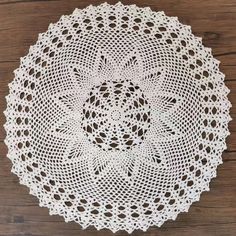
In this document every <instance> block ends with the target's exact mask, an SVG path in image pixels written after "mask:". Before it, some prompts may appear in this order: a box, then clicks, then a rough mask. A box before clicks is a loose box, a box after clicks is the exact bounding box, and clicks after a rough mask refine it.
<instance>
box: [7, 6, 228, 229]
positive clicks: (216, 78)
mask: <svg viewBox="0 0 236 236" xmlns="http://www.w3.org/2000/svg"><path fill="white" fill-rule="evenodd" d="M9 89H10V93H9V95H8V96H7V109H6V111H5V115H6V119H7V122H6V124H5V128H6V132H7V137H6V144H7V146H8V148H9V153H8V157H9V158H10V159H11V160H12V162H13V167H12V171H13V172H14V173H15V174H17V175H18V176H19V178H20V182H21V183H22V184H25V185H27V186H28V187H29V188H30V193H31V194H34V195H36V196H37V197H38V199H39V201H40V206H45V207H48V208H49V209H50V214H59V215H62V216H63V217H64V218H65V220H66V221H76V222H78V223H79V224H81V225H82V227H83V228H86V227H87V226H90V225H92V226H95V227H96V228H97V229H101V228H109V229H111V230H112V231H113V232H115V231H117V230H126V231H128V232H132V231H133V230H134V229H142V230H146V229H147V228H148V227H149V226H152V225H156V226H160V225H162V224H163V223H164V222H165V221H166V220H168V219H175V218H176V216H177V214H178V213H180V212H184V211H188V209H189V206H190V205H191V203H192V202H194V201H197V200H199V197H200V194H201V192H203V191H205V190H209V182H210V180H211V178H213V177H215V176H216V168H217V166H218V165H219V164H220V163H222V159H221V154H222V151H223V150H224V149H225V148H226V145H225V138H226V136H227V135H229V131H228V128H227V126H228V122H229V120H230V116H229V108H230V102H229V101H228V99H227V94H228V92H229V90H228V89H227V88H226V87H225V85H224V75H223V74H222V73H221V72H220V71H219V61H217V60H216V59H214V58H213V56H212V54H211V50H210V49H209V48H205V47H204V46H203V45H202V42H201V39H200V38H197V37H194V35H193V34H192V32H191V29H190V27H189V26H186V25H183V24H181V23H179V21H178V19H177V18H176V17H168V16H166V15H165V14H164V13H163V12H153V11H151V10H150V8H139V7H137V6H135V5H131V6H124V5H122V4H121V3H118V4H116V5H109V4H106V3H105V4H102V5H100V6H97V7H94V6H89V7H87V8H85V9H83V10H78V9H76V10H75V11H74V12H73V14H72V15H69V16H62V17H61V19H60V20H59V21H58V22H57V23H56V24H51V25H50V26H49V28H48V31H47V32H46V33H43V34H40V35H39V38H38V41H37V43H36V44H35V45H34V46H32V47H30V50H29V53H28V55H27V56H25V57H23V58H21V64H20V67H19V68H18V69H17V70H15V79H14V80H13V82H12V83H10V84H9Z"/></svg>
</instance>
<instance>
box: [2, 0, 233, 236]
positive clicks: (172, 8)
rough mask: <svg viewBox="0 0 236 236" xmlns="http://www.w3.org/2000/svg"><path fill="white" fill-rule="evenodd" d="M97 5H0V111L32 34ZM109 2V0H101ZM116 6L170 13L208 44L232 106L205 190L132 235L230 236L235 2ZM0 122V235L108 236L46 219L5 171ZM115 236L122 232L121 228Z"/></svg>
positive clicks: (24, 1) (14, 0) (36, 1)
mask: <svg viewBox="0 0 236 236" xmlns="http://www.w3.org/2000/svg"><path fill="white" fill-rule="evenodd" d="M102 2H103V0H89V1H84V0H82V1H78V0H67V1H63V0H0V111H1V114H2V111H3V110H4V109H5V107H6V102H5V99H4V97H5V96H6V95H7V93H8V86H7V84H8V83H9V82H10V81H12V79H13V73H12V71H13V70H14V69H16V68H17V67H18V66H19V58H20V57H22V56H24V55H26V54H27V52H28V48H29V46H30V45H32V44H34V43H35V42H36V40H37V37H38V33H40V32H44V31H46V30H47V27H48V24H49V23H51V22H56V21H57V20H58V19H59V18H60V16H61V15H63V14H70V13H71V12H72V11H73V10H74V8H75V7H78V8H83V7H86V6H87V5H89V4H93V5H98V4H100V3H102ZM108 2H109V3H116V2H117V1H115V0H108ZM122 2H123V3H124V4H133V3H135V4H137V5H139V6H141V7H144V6H150V7H151V8H152V9H153V10H156V11H158V10H164V11H165V12H166V14H167V15H169V16H178V17H179V20H180V21H181V22H182V23H185V24H188V25H191V26H192V31H193V32H194V34H196V35H197V36H199V37H202V38H203V43H204V45H205V46H207V47H211V48H212V51H213V54H214V56H215V57H216V58H217V59H218V60H220V61H221V64H220V68H221V71H222V72H223V73H225V74H226V85H227V86H228V87H229V89H230V90H231V93H230V94H229V96H228V97H229V100H230V101H231V103H232V105H233V107H232V108H231V116H232V118H233V121H231V122H230V124H229V129H230V132H231V135H230V136H229V137H228V138H227V147H228V149H227V151H226V152H224V153H223V160H224V163H223V164H222V165H220V166H219V168H218V176H217V178H215V179H214V180H213V181H212V182H211V184H210V187H211V191H210V192H205V193H203V194H202V196H201V199H200V201H199V202H197V203H194V204H193V205H192V206H191V208H190V210H189V212H188V213H182V214H180V215H179V216H178V217H177V220H176V221H174V222H172V221H169V222H166V223H165V224H164V225H163V227H161V228H156V227H152V228H150V229H149V230H148V231H147V232H141V231H135V232H134V233H133V234H132V235H135V236H138V235H140V236H141V235H144V236H154V235H158V236H169V235H171V236H180V235H181V236H189V235H191V236H234V235H236V201H235V197H236V185H235V183H236V119H235V118H236V30H235V29H236V0H192V1H189V0H168V1H166V0H158V1H156V0H146V1H141V0H132V1H131V0H124V1H122ZM4 122H5V118H4V116H3V115H0V125H1V127H0V236H65V235H68V236H78V235H80V236H92V235H96V236H109V235H113V234H112V233H111V232H110V231H108V230H102V231H96V230H95V229H94V228H92V227H91V228H89V229H88V230H85V231H84V230H81V227H80V226H79V225H78V224H76V223H65V222H64V220H63V219H62V217H60V216H49V215H48V210H47V209H46V208H40V207H39V206H38V200H37V199H36V198H35V197H34V196H31V195H29V194H28V192H29V190H28V188H27V187H25V186H22V185H20V184H19V183H18V178H17V177H16V176H15V175H13V174H12V173H11V172H10V169H11V162H10V160H9V159H7V158H6V153H7V148H6V146H5V144H4V143H3V139H4V137H5V131H4V129H3V127H2V124H3V123H4ZM115 235H120V236H122V235H127V233H125V232H123V231H121V232H118V233H116V234H115Z"/></svg>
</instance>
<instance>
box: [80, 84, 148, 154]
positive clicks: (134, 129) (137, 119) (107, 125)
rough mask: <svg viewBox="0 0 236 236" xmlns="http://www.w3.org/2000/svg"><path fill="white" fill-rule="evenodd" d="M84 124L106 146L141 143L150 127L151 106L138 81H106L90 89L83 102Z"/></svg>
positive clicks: (117, 147) (126, 146)
mask: <svg viewBox="0 0 236 236" xmlns="http://www.w3.org/2000/svg"><path fill="white" fill-rule="evenodd" d="M82 127H83V129H84V131H85V133H86V135H87V137H88V139H89V140H90V141H91V142H92V143H94V144H96V145H97V146H98V147H100V148H102V149H103V150H121V151H125V150H127V149H130V148H131V147H132V146H135V145H138V144H141V143H142V141H143V140H144V135H145V133H146V132H147V131H148V129H149V127H150V106H149V105H148V102H147V99H146V98H145V96H144V94H143V92H142V90H141V89H140V87H139V86H138V85H135V84H133V83H132V82H131V81H129V80H123V81H119V82H118V81H106V82H104V83H102V84H101V85H100V86H94V87H93V88H92V89H91V92H90V94H89V97H88V99H87V100H86V102H85V103H84V105H83V118H82Z"/></svg>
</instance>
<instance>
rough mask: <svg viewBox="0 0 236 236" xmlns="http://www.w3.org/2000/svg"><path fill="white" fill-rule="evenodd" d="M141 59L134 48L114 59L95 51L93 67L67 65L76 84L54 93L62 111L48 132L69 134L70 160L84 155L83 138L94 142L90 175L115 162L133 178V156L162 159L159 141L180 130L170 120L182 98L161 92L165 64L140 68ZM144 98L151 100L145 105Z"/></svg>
mask: <svg viewBox="0 0 236 236" xmlns="http://www.w3.org/2000/svg"><path fill="white" fill-rule="evenodd" d="M140 61H141V59H140V57H139V54H138V53H137V52H132V53H130V54H128V55H127V56H126V57H125V58H124V60H123V61H121V62H120V63H119V64H118V65H117V64H116V63H115V62H114V61H113V60H112V58H110V57H107V56H106V57H105V56H104V55H103V54H102V53H99V54H98V56H97V59H96V62H95V65H94V69H93V70H90V69H88V68H85V67H84V66H80V65H71V67H70V68H71V76H72V77H73V78H74V79H75V80H76V87H75V88H74V89H71V90H67V91H65V92H62V93H58V94H55V95H53V99H54V100H55V101H56V103H57V104H58V105H59V106H60V107H61V108H62V109H63V110H64V113H65V116H64V117H63V118H62V119H60V120H59V121H58V122H57V123H56V124H55V125H54V126H53V127H52V128H51V131H50V133H52V134H53V135H56V136H58V137H60V136H61V135H63V138H66V139H68V140H71V143H72V144H71V146H69V147H68V152H67V156H68V157H69V159H72V160H76V159H77V158H80V155H85V156H86V153H82V152H81V151H80V150H81V147H82V146H83V145H85V144H87V143H88V141H89V143H90V144H93V145H91V148H92V149H93V150H96V151H95V153H96V154H95V155H93V157H92V161H91V165H92V166H93V168H92V170H93V173H92V175H94V177H95V178H99V177H102V176H104V175H105V174H106V173H107V172H108V171H109V169H110V168H116V170H117V172H118V173H119V174H121V175H122V176H123V177H124V178H125V179H128V180H132V178H131V177H133V176H134V172H135V171H134V170H135V169H137V168H138V165H139V164H140V158H136V157H137V156H140V155H141V156H145V159H143V161H147V162H148V163H150V165H154V166H158V165H160V164H161V162H163V161H164V158H163V152H162V150H161V148H160V146H159V142H162V141H166V140H168V141H172V140H174V139H176V138H177V137H179V136H180V135H181V133H180V132H179V130H178V128H177V127H176V126H174V125H173V123H172V121H171V119H172V114H173V113H174V112H175V111H176V109H178V107H179V105H180V104H181V99H180V97H178V96H177V95H175V94H172V93H170V92H164V90H163V88H162V83H163V79H164V76H165V70H164V68H163V67H161V66H159V67H157V68H156V69H152V70H149V71H145V72H144V70H143V69H142V65H139V63H138V62H140ZM86 91H90V92H89V93H88V94H87V93H86ZM149 101H152V104H155V105H154V106H153V107H150V106H149ZM150 127H151V128H150ZM154 138H155V139H154ZM154 140H155V141H154ZM156 140H157V141H156ZM144 147H145V148H144ZM89 148H90V147H89ZM143 150H145V152H148V153H143Z"/></svg>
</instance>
